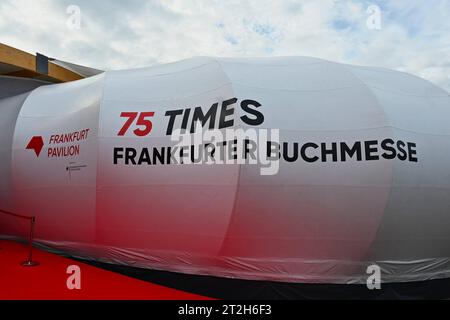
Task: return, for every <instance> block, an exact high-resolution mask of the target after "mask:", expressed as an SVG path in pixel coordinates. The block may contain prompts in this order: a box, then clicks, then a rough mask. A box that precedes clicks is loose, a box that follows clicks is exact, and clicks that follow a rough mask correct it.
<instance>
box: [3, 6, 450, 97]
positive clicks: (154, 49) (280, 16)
mask: <svg viewBox="0 0 450 320" xmlns="http://www.w3.org/2000/svg"><path fill="white" fill-rule="evenodd" d="M78 12H79V13H80V15H78ZM378 13H379V14H378ZM0 42H3V43H6V44H8V45H12V46H15V47H18V48H20V49H23V50H25V51H29V52H36V51H37V52H41V53H43V54H46V55H48V56H50V57H55V58H58V59H61V60H66V61H70V62H74V63H79V64H84V65H88V66H92V67H96V68H100V69H104V70H107V69H122V68H132V67H141V66H150V65H154V64H157V63H164V62H171V61H176V60H180V59H184V58H188V57H192V56H222V57H223V56H226V57H229V56H240V57H244V56H245V57H246V56H292V55H301V56H313V57H319V58H324V59H328V60H333V61H339V62H346V63H353V64H359V65H371V66H383V67H387V68H392V69H397V70H401V71H407V72H410V73H413V74H416V75H418V76H421V77H424V78H426V79H429V80H431V81H433V82H434V83H436V84H438V85H439V86H441V87H443V88H445V89H447V90H448V91H450V0H428V1H421V0H417V1H415V0H395V1H382V0H373V1H356V0H354V1H339V0H304V1H303V0H286V1H281V0H277V1H274V0H268V1H266V0H249V1H244V0H236V1H234V0H209V1H207V0H126V1H125V0H0Z"/></svg>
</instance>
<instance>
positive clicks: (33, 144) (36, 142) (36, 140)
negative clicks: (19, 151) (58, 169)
mask: <svg viewBox="0 0 450 320" xmlns="http://www.w3.org/2000/svg"><path fill="white" fill-rule="evenodd" d="M43 146H44V139H42V137H41V136H34V137H33V138H31V140H30V142H28V145H27V149H32V150H34V152H35V153H36V156H38V157H39V154H40V153H41V150H42V147H43Z"/></svg>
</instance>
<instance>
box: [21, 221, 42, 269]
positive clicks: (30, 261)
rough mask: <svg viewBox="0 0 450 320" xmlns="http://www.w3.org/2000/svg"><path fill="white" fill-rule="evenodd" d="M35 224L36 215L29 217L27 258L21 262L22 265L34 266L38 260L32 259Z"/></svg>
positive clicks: (37, 263)
mask: <svg viewBox="0 0 450 320" xmlns="http://www.w3.org/2000/svg"><path fill="white" fill-rule="evenodd" d="M35 224H36V217H34V216H33V217H31V220H30V238H29V239H28V260H26V261H24V262H22V263H21V265H22V266H24V267H35V266H38V265H39V262H37V261H33V237H34V225H35Z"/></svg>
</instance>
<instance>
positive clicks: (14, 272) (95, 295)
mask: <svg viewBox="0 0 450 320" xmlns="http://www.w3.org/2000/svg"><path fill="white" fill-rule="evenodd" d="M27 252H28V251H27V247H26V246H25V245H22V244H19V243H16V242H12V241H0V299H1V300H12V299H21V300H30V299H33V300H47V299H48V300H79V299H86V300H94V299H99V300H106V299H112V300H117V299H124V300H129V299H133V300H182V299H188V300H203V299H209V298H207V297H203V296H199V295H195V294H191V293H187V292H183V291H179V290H175V289H171V288H166V287H163V286H160V285H156V284H152V283H149V282H146V281H141V280H137V279H134V278H129V277H126V276H123V275H120V274H117V273H114V272H110V271H106V270H103V269H99V268H95V267H93V266H90V265H87V264H84V263H81V262H78V261H74V260H71V259H67V258H63V257H60V256H58V255H54V254H51V253H48V252H44V251H42V250H38V249H34V250H33V255H34V260H37V261H39V262H40V265H39V266H37V267H22V266H21V265H20V262H21V261H23V260H25V259H26V257H27ZM70 265H78V266H79V267H80V269H81V289H80V290H76V289H74V290H69V289H68V288H67V285H66V282H67V279H68V277H69V276H70V274H67V273H66V270H67V267H68V266H70Z"/></svg>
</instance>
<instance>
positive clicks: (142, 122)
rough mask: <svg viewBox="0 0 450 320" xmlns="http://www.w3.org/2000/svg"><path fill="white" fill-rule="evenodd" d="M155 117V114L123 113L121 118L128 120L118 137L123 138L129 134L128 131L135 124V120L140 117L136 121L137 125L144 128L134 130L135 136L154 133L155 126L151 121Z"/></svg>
mask: <svg viewBox="0 0 450 320" xmlns="http://www.w3.org/2000/svg"><path fill="white" fill-rule="evenodd" d="M138 115H139V117H138ZM154 115H155V113H154V112H140V113H138V112H122V113H121V114H120V117H121V118H128V119H127V121H125V123H124V125H123V127H122V129H120V131H119V133H118V134H117V135H119V136H123V135H125V133H127V131H128V129H129V128H130V126H131V124H132V123H133V122H134V120H135V119H136V118H137V117H138V119H137V121H136V125H137V126H140V127H142V128H137V129H134V130H133V132H134V134H135V135H137V136H139V137H143V136H146V135H148V134H149V133H150V131H152V128H153V124H152V122H151V121H150V120H149V119H146V118H150V117H153V116H154Z"/></svg>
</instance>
